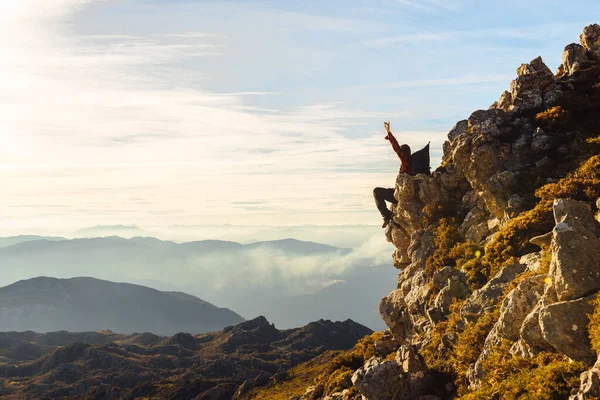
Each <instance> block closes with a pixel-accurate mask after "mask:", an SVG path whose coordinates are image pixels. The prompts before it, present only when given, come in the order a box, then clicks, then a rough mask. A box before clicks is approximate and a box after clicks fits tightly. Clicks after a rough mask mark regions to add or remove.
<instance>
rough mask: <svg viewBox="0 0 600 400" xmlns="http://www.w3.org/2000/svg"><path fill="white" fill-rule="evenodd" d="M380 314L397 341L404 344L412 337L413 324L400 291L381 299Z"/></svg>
mask: <svg viewBox="0 0 600 400" xmlns="http://www.w3.org/2000/svg"><path fill="white" fill-rule="evenodd" d="M379 314H380V315H381V318H382V319H383V321H384V322H385V323H386V325H387V326H388V327H389V328H390V331H391V332H392V334H393V335H394V339H395V340H397V341H399V342H403V341H404V340H406V339H407V338H408V337H409V336H410V335H411V332H412V327H413V323H412V319H411V317H410V314H409V312H408V306H407V305H406V301H404V295H403V293H402V291H401V290H400V289H397V290H394V291H393V292H392V293H390V295H389V296H387V297H384V298H383V299H381V302H380V303H379Z"/></svg>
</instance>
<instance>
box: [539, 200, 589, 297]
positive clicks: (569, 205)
mask: <svg viewBox="0 0 600 400" xmlns="http://www.w3.org/2000/svg"><path fill="white" fill-rule="evenodd" d="M554 219H555V221H556V226H555V227H554V230H553V238H552V253H553V257H552V262H551V263H550V273H549V275H550V278H551V279H552V283H553V285H554V287H555V288H556V292H557V295H558V299H559V300H560V301H564V300H573V299H577V298H580V297H583V296H587V295H589V294H590V293H593V292H595V291H597V290H599V289H600V269H599V268H598V260H600V239H598V237H597V236H596V235H597V231H598V229H599V227H598V223H597V222H596V221H595V220H594V218H593V216H592V211H591V207H590V206H589V204H587V203H584V202H580V201H576V200H572V199H558V200H555V201H554Z"/></svg>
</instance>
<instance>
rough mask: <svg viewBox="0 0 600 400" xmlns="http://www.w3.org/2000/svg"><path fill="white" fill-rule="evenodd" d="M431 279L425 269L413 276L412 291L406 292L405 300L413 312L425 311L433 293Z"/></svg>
mask: <svg viewBox="0 0 600 400" xmlns="http://www.w3.org/2000/svg"><path fill="white" fill-rule="evenodd" d="M428 281H429V279H428V278H427V275H426V274H425V271H424V270H420V271H418V272H417V273H416V274H415V275H414V276H413V278H412V284H411V289H410V291H409V292H408V293H407V294H406V296H405V298H404V300H405V301H406V305H407V307H408V310H409V311H410V312H411V314H416V313H418V312H420V311H424V307H425V304H426V303H427V299H429V295H430V294H431V286H429V282H428Z"/></svg>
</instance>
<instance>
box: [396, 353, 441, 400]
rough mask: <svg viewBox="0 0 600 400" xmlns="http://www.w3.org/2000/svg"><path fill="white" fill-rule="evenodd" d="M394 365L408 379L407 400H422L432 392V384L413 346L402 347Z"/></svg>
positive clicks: (422, 361)
mask: <svg viewBox="0 0 600 400" xmlns="http://www.w3.org/2000/svg"><path fill="white" fill-rule="evenodd" d="M396 363H398V365H399V366H400V368H401V370H402V372H403V373H404V374H405V376H406V378H407V379H408V393H407V394H408V398H409V399H417V398H422V397H423V396H424V395H427V394H429V393H431V392H432V386H433V385H434V382H432V377H431V375H429V374H428V372H427V365H426V364H425V360H423V357H421V355H420V354H419V352H418V351H417V348H416V347H415V346H407V345H405V346H402V347H401V348H400V349H399V350H398V352H397V353H396Z"/></svg>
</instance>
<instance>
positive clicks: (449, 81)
mask: <svg viewBox="0 0 600 400" xmlns="http://www.w3.org/2000/svg"><path fill="white" fill-rule="evenodd" d="M512 78H514V77H513V76H512V75H505V74H502V75H481V76H476V75H464V76H456V77H452V78H443V79H417V80H412V81H403V82H387V83H377V84H372V85H363V86H358V87H357V88H358V89H401V88H416V87H436V86H454V85H475V84H480V83H488V82H509V81H510V80H511V79H512Z"/></svg>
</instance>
